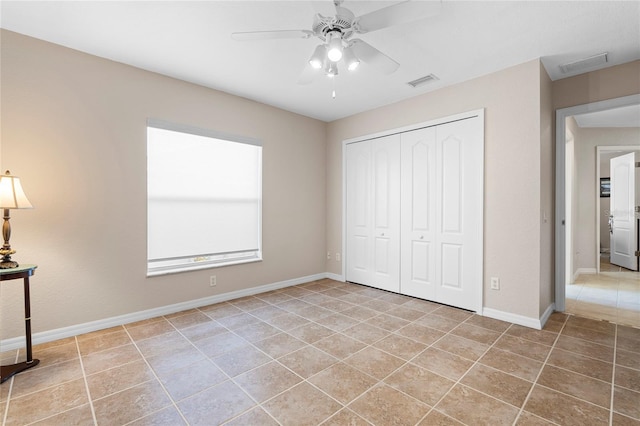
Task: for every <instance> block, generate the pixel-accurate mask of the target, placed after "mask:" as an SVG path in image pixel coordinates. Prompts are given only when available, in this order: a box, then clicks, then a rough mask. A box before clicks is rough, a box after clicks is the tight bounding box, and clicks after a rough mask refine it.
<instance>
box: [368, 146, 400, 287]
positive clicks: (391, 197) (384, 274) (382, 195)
mask: <svg viewBox="0 0 640 426" xmlns="http://www.w3.org/2000/svg"><path fill="white" fill-rule="evenodd" d="M372 157H373V215H374V220H373V225H374V229H373V235H374V237H373V253H372V254H373V259H372V263H373V279H372V285H373V286H374V287H377V288H381V289H383V290H389V291H395V292H399V291H400V135H391V136H386V137H383V138H379V139H374V140H373V141H372Z"/></svg>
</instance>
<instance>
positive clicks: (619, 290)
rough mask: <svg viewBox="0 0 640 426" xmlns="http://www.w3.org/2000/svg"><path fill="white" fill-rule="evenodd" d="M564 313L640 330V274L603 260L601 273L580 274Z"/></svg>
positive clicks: (569, 289)
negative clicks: (639, 328)
mask: <svg viewBox="0 0 640 426" xmlns="http://www.w3.org/2000/svg"><path fill="white" fill-rule="evenodd" d="M565 312H566V313H569V314H575V315H580V316H583V317H587V318H594V319H602V320H607V321H610V322H615V323H617V324H624V325H630V326H633V327H640V272H633V271H629V270H627V269H624V268H621V267H619V266H616V265H612V264H611V263H609V258H608V257H601V258H600V273H599V274H581V275H579V276H578V278H577V279H576V282H575V283H572V284H569V285H567V288H566V311H565Z"/></svg>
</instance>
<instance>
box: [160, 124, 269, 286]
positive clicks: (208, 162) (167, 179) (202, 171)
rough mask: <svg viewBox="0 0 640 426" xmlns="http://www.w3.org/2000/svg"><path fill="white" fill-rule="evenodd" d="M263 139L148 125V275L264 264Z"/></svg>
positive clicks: (171, 125) (180, 127) (173, 126)
mask: <svg viewBox="0 0 640 426" xmlns="http://www.w3.org/2000/svg"><path fill="white" fill-rule="evenodd" d="M261 217H262V146H261V143H260V142H259V141H256V140H253V139H249V138H243V137H238V136H231V135H224V134H221V133H218V132H214V131H209V130H204V129H197V128H192V127H188V126H181V125H176V124H172V123H166V122H162V121H158V120H149V121H148V123H147V260H148V263H147V274H148V275H157V274H163V273H170V272H177V271H181V270H191V269H201V268H207V267H213V266H222V265H229V264H234V263H243V262H250V261H257V260H261Z"/></svg>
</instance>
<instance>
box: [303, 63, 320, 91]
mask: <svg viewBox="0 0 640 426" xmlns="http://www.w3.org/2000/svg"><path fill="white" fill-rule="evenodd" d="M319 72H320V70H317V69H315V68H313V67H312V66H311V65H309V64H307V66H306V67H304V70H302V74H300V77H298V84H299V85H301V86H306V85H308V84H311V83H313V80H315V79H316V76H317V75H318V73H319Z"/></svg>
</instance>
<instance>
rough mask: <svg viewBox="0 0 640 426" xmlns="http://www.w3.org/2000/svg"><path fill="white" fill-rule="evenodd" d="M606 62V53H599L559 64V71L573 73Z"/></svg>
mask: <svg viewBox="0 0 640 426" xmlns="http://www.w3.org/2000/svg"><path fill="white" fill-rule="evenodd" d="M606 63H607V53H606V52H605V53H600V54H599V55H595V56H590V57H588V58H584V59H579V60H577V61H573V62H569V63H566V64H561V65H560V71H562V73H563V74H569V73H574V72H578V71H582V70H587V69H590V68H593V67H596V66H598V65H604V64H606Z"/></svg>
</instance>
